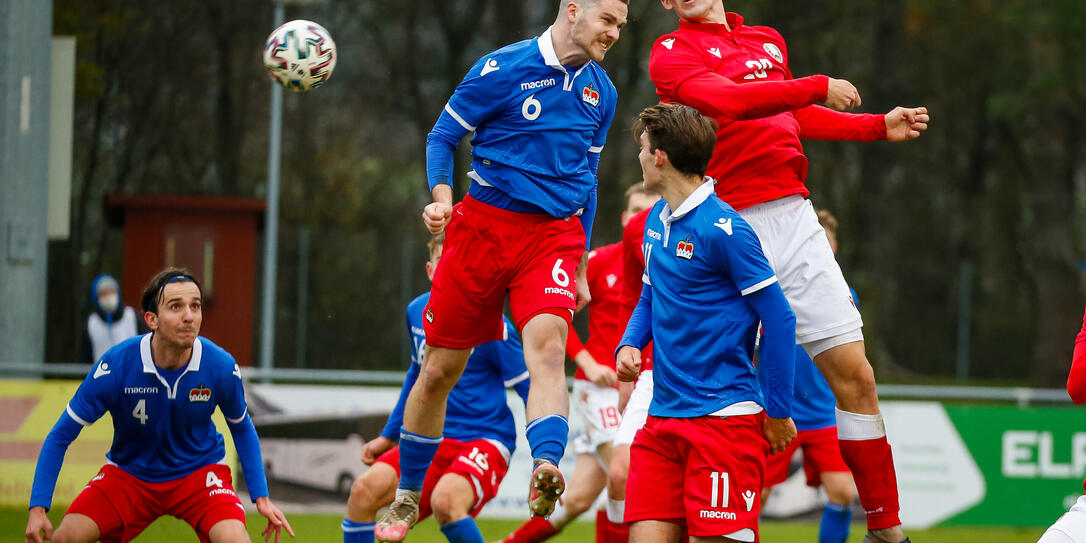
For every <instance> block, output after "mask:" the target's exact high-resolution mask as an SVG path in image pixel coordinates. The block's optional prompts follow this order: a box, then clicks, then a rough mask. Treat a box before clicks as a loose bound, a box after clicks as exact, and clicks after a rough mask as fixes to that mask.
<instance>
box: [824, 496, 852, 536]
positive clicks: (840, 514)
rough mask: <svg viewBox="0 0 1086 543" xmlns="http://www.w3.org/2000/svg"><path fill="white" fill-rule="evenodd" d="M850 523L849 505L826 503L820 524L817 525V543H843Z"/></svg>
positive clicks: (850, 510) (850, 511)
mask: <svg viewBox="0 0 1086 543" xmlns="http://www.w3.org/2000/svg"><path fill="white" fill-rule="evenodd" d="M850 522H852V508H851V507H849V504H847V503H846V504H839V503H833V502H826V507H825V508H824V509H822V522H821V523H819V525H818V543H845V540H846V539H848V529H849V523H850Z"/></svg>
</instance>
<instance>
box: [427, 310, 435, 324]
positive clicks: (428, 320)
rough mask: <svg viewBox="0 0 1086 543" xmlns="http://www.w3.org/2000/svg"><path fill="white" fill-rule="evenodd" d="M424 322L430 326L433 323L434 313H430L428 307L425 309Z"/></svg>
mask: <svg viewBox="0 0 1086 543" xmlns="http://www.w3.org/2000/svg"><path fill="white" fill-rule="evenodd" d="M426 322H428V323H430V324H433V323H434V312H433V311H430V308H429V307H427V308H426Z"/></svg>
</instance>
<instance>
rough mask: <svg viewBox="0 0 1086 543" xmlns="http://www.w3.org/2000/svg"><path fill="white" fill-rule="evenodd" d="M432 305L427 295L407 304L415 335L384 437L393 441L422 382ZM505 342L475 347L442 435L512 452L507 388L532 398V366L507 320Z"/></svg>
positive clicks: (513, 436)
mask: <svg viewBox="0 0 1086 543" xmlns="http://www.w3.org/2000/svg"><path fill="white" fill-rule="evenodd" d="M429 301H430V293H429V292H427V293H425V294H422V295H421V296H419V297H417V298H415V299H414V300H412V302H411V303H410V304H408V306H407V328H408V330H409V331H410V332H411V367H410V368H408V370H407V376H406V377H405V378H404V384H403V390H402V391H401V392H400V399H399V401H398V402H397V403H396V407H395V408H394V409H393V411H392V413H391V414H390V415H389V417H388V423H387V424H385V428H384V430H383V431H382V432H381V435H382V436H384V437H387V438H389V439H392V440H398V439H399V437H400V427H401V426H402V425H403V409H404V403H405V402H406V401H407V395H408V393H409V392H411V387H412V386H414V384H415V381H416V380H417V379H418V376H419V370H420V368H421V365H422V356H423V352H424V351H425V349H426V335H425V333H424V332H423V330H422V312H423V310H424V309H426V304H427V302H429ZM503 320H504V323H503V324H504V326H505V331H506V338H505V339H503V340H500V341H491V342H488V343H483V344H482V345H479V346H477V347H475V349H474V350H473V351H472V353H471V357H470V358H469V359H468V364H467V366H466V367H465V368H464V374H463V375H461V376H460V380H459V381H457V382H456V386H454V387H453V389H452V390H451V391H450V392H449V400H448V403H447V404H446V411H445V430H444V432H443V435H444V436H445V437H447V438H450V439H455V440H457V441H471V440H474V439H491V440H495V441H498V442H499V443H501V444H502V445H504V446H505V448H506V449H508V450H509V452H510V453H512V452H513V449H514V448H515V447H516V441H517V430H516V425H515V424H514V422H513V412H512V411H510V410H509V405H508V404H507V403H506V401H505V388H506V387H514V389H515V390H516V391H517V393H518V394H519V395H520V396H521V398H522V399H524V400H525V401H527V399H528V368H527V367H526V366H525V365H524V351H523V349H522V348H521V345H520V339H519V338H518V337H517V332H516V328H514V327H513V323H511V322H509V319H507V318H504V317H503Z"/></svg>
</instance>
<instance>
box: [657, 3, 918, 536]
mask: <svg viewBox="0 0 1086 543" xmlns="http://www.w3.org/2000/svg"><path fill="white" fill-rule="evenodd" d="M661 3H662V4H663V6H664V7H665V8H666V9H669V10H672V11H674V12H675V13H676V15H678V16H679V19H680V20H679V29H678V30H677V31H675V32H673V33H671V34H667V35H665V36H662V37H660V39H658V40H657V41H656V43H655V44H654V45H653V49H652V54H651V56H650V59H649V75H650V77H651V78H652V81H653V83H654V84H655V85H656V92H657V94H658V95H659V96H660V99H661V101H663V102H680V103H683V104H687V105H690V106H693V107H695V108H697V109H698V110H699V111H701V112H702V114H704V115H707V116H709V117H712V118H713V119H714V120H715V121H716V122H717V125H718V129H717V133H716V138H717V141H716V148H715V150H714V152H713V158H712V160H711V161H710V163H709V169H708V175H709V176H711V177H713V178H715V179H717V180H718V181H719V183H718V184H717V186H716V192H717V195H718V196H720V198H721V199H722V200H724V201H726V202H728V203H729V204H731V205H732V206H733V207H734V208H735V209H736V210H738V211H739V212H740V214H741V215H742V216H743V218H744V219H746V220H747V222H749V223H750V224H751V226H752V227H754V229H755V231H756V232H757V234H758V237H759V239H760V240H761V242H762V244H763V248H764V250H765V253H766V257H767V258H768V259H769V262H770V264H771V265H772V266H773V268H774V270H775V271H776V272H777V276H778V277H779V278H780V282H781V286H782V287H783V289H784V293H785V295H786V297H787V298H788V301H789V303H790V304H791V306H792V309H793V311H794V312H795V314H796V341H797V342H798V343H799V344H802V345H803V347H804V348H805V349H806V350H807V352H808V353H809V354H810V355H811V357H812V358H813V359H814V361H815V363H816V364H817V365H818V367H819V369H820V370H821V372H822V373H823V375H824V376H825V377H826V380H827V381H828V382H829V384H830V387H831V388H832V389H833V392H834V396H836V398H837V409H838V410H837V423H838V424H837V427H838V439H839V440H840V443H841V453H842V455H843V456H844V459H845V461H846V462H847V463H848V466H849V468H851V470H852V473H853V475H855V477H856V481H857V485H858V489H859V494H860V502H861V503H862V504H863V506H864V510H865V511H866V512H867V525H868V530H869V531H868V535H867V537H866V540H867V541H872V542H876V543H896V542H899V541H905V540H907V538H905V535H904V533H903V532H902V531H901V527H900V524H901V521H900V519H899V518H898V509H899V506H898V495H897V476H896V474H895V472H894V466H893V458H892V456H891V452H890V446H889V444H888V443H887V442H886V430H885V427H884V425H883V420H882V415H881V414H880V413H879V404H878V396H877V394H876V391H875V377H874V372H873V371H872V369H871V364H870V363H869V362H868V361H867V356H866V354H865V351H864V343H863V333H862V332H861V327H862V326H863V322H862V321H861V319H860V314H859V312H858V311H856V308H855V307H853V306H852V304H851V303H850V302H849V292H848V286H847V284H846V283H845V280H844V277H843V275H842V274H841V270H840V268H839V267H838V266H837V263H836V261H835V260H834V258H833V253H832V252H831V251H830V247H829V243H828V242H827V241H826V237H825V235H823V234H822V228H821V227H820V226H819V225H818V219H817V217H816V216H815V214H814V211H813V208H812V206H811V204H810V202H809V201H807V200H806V199H805V198H806V196H807V195H808V194H809V192H808V190H807V188H806V186H805V185H804V181H805V178H806V174H807V158H806V157H805V156H804V155H803V147H802V145H801V144H800V138H807V139H827V140H859V141H873V140H879V139H884V140H889V141H906V140H910V139H913V138H917V137H919V136H920V134H921V132H922V131H924V130H926V129H927V123H928V120H929V117H928V113H927V109H925V108H923V107H917V108H902V107H898V108H894V109H893V110H891V111H890V112H889V113H887V114H885V115H854V114H847V113H842V112H841V111H844V110H848V109H852V108H855V107H858V106H859V105H860V94H859V92H858V91H857V90H856V88H855V87H854V86H853V85H852V84H851V83H849V82H848V81H845V80H841V79H834V78H830V77H827V76H825V75H814V76H810V77H803V78H799V79H794V78H793V77H792V73H791V71H790V70H789V68H788V52H787V48H786V47H785V43H784V39H783V38H782V37H781V35H780V34H779V33H778V32H777V31H776V30H773V29H772V28H768V27H762V26H745V25H744V24H743V18H742V17H741V16H739V15H738V14H736V13H727V12H725V11H724V3H723V1H722V0H682V1H680V0H661ZM819 103H822V104H825V105H826V106H828V107H822V106H820V105H818V104H819ZM834 110H839V111H834Z"/></svg>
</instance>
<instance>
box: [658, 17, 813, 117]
mask: <svg viewBox="0 0 1086 543" xmlns="http://www.w3.org/2000/svg"><path fill="white" fill-rule="evenodd" d="M666 39H673V40H674V41H672V42H671V47H670V48H668V47H666V46H664V45H662V44H661V42H662V41H666ZM649 77H650V78H652V82H653V83H654V84H655V85H656V89H657V90H656V92H657V94H659V95H660V97H661V98H662V99H664V101H677V102H681V103H683V104H686V105H688V106H691V107H693V108H695V109H697V110H698V111H700V112H702V113H703V114H705V115H709V116H711V117H713V118H715V119H717V121H718V122H730V121H741V120H747V119H758V118H762V117H770V116H773V115H777V114H779V113H784V112H786V111H792V110H795V109H798V108H801V107H804V106H809V105H811V104H814V103H816V102H822V101H824V100H825V99H826V93H827V91H828V89H829V78H828V77H826V76H824V75H813V76H808V77H802V78H799V79H788V80H784V81H754V82H750V83H743V84H742V85H740V84H738V83H736V82H734V81H732V80H731V79H728V78H727V77H724V76H723V75H721V74H718V73H716V72H713V71H712V70H710V69H709V67H708V66H706V64H705V62H704V61H703V59H702V58H701V54H700V53H699V52H698V50H697V49H696V48H695V47H694V46H693V44H690V43H688V42H687V41H686V40H685V39H684V38H683V37H682V35H681V34H669V35H665V36H663V37H661V38H660V40H657V42H656V44H655V45H654V46H653V48H652V53H651V55H650V57H649Z"/></svg>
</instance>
